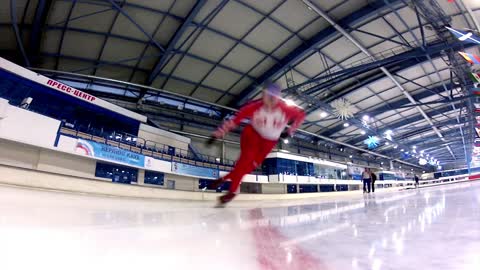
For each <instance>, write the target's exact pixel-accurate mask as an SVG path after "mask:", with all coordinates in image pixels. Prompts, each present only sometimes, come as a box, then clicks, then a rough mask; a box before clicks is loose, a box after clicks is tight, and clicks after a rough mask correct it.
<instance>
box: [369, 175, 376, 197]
mask: <svg viewBox="0 0 480 270" xmlns="http://www.w3.org/2000/svg"><path fill="white" fill-rule="evenodd" d="M370 174H371V176H372V192H375V181H377V175H376V174H375V173H374V172H372V171H370Z"/></svg>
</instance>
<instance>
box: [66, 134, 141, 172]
mask: <svg viewBox="0 0 480 270" xmlns="http://www.w3.org/2000/svg"><path fill="white" fill-rule="evenodd" d="M75 152H76V153H82V154H84V155H87V156H92V157H97V158H103V159H106V160H111V161H116V162H121V163H125V164H128V165H133V166H138V167H144V165H145V156H143V155H140V154H137V153H134V152H130V151H128V150H123V149H120V148H117V147H114V146H110V145H106V144H101V143H96V142H92V141H87V140H82V139H79V140H78V142H77V145H76V147H75Z"/></svg>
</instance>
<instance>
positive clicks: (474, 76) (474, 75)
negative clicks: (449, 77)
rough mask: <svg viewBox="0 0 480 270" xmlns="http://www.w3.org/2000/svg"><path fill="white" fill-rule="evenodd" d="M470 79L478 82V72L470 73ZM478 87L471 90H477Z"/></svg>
mask: <svg viewBox="0 0 480 270" xmlns="http://www.w3.org/2000/svg"><path fill="white" fill-rule="evenodd" d="M469 75H470V79H472V81H473V82H474V83H480V73H473V72H472V73H470V74H469ZM479 91H480V89H473V92H479Z"/></svg>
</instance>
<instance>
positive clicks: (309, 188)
mask: <svg viewBox="0 0 480 270" xmlns="http://www.w3.org/2000/svg"><path fill="white" fill-rule="evenodd" d="M299 192H300V193H311V192H318V185H299Z"/></svg>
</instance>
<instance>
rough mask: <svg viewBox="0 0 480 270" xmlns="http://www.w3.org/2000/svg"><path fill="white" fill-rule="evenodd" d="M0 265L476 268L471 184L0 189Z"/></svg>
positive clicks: (478, 228)
mask: <svg viewBox="0 0 480 270" xmlns="http://www.w3.org/2000/svg"><path fill="white" fill-rule="evenodd" d="M0 201H1V203H0V207H1V211H0V254H1V255H0V256H1V258H2V259H1V260H0V269H2V270H12V269H50V270H53V269H59V270H60V269H62V270H64V269H72V270H74V269H78V270H86V269H89V270H91V269H115V270H123V269H125V270H126V269H129V270H130V269H136V270H139V269H162V270H164V269H165V270H166V269H189V270H196V269H208V270H213V269H225V270H227V269H228V270H235V269H246V270H247V269H248V270H255V269H271V270H277V269H278V270H280V269H295V270H300V269H302V270H306V269H332V270H339V269H342V270H343V269H373V270H380V269H402V270H408V269H464V270H467V269H471V270H478V269H480V256H479V251H480V183H478V182H477V183H475V182H473V183H465V184H454V185H446V186H441V187H435V188H424V189H420V190H407V191H398V192H389V193H379V194H375V195H373V194H370V195H365V196H363V195H351V196H350V195H349V196H342V197H340V198H338V197H337V199H333V198H332V199H325V198H324V199H316V200H308V201H305V200H304V201H289V202H285V201H282V202H255V203H254V202H249V203H245V202H234V203H232V204H231V205H230V206H229V207H228V208H225V209H215V208H212V205H213V204H212V203H211V202H209V203H206V202H205V203H198V202H169V201H154V200H138V199H128V198H112V197H98V196H91V195H76V194H68V193H60V192H50V191H38V190H31V189H22V188H16V187H8V186H0Z"/></svg>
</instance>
